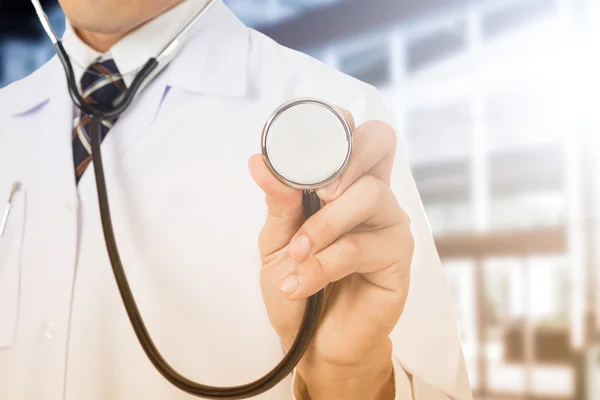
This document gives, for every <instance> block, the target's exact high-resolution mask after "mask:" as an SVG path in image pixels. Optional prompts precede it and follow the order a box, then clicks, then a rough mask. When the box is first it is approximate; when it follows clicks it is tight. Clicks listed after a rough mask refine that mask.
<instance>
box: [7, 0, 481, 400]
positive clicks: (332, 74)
mask: <svg viewBox="0 0 600 400" xmlns="http://www.w3.org/2000/svg"><path fill="white" fill-rule="evenodd" d="M206 4H207V0H188V1H185V2H183V3H181V4H180V5H178V6H177V7H175V8H173V9H171V10H169V11H168V12H166V13H165V14H163V15H161V16H160V17H158V18H156V19H155V20H153V21H151V22H149V23H148V24H146V25H144V26H142V27H141V28H139V29H138V30H136V31H134V32H132V33H130V34H128V35H127V36H126V37H125V38H123V39H122V40H121V41H120V42H119V43H117V44H116V45H115V46H113V48H112V49H111V50H110V52H109V53H107V54H100V53H98V52H96V51H94V50H93V49H91V48H90V47H89V46H87V45H86V44H85V43H83V42H82V41H81V40H80V39H79V38H78V37H77V35H76V34H75V32H74V31H73V30H72V28H71V27H70V25H69V24H67V30H66V32H65V35H64V44H65V48H66V49H67V51H68V52H69V54H70V57H71V58H72V59H73V60H74V68H75V73H76V79H77V80H78V81H79V78H80V77H81V75H82V74H83V71H84V69H85V68H87V66H88V65H89V64H91V63H93V62H94V61H96V60H97V59H98V58H113V59H114V61H115V63H116V65H117V67H118V68H119V70H120V71H121V73H123V74H124V80H125V83H126V84H130V83H131V81H132V80H133V78H134V75H135V74H134V73H131V72H135V71H136V70H138V69H139V68H140V67H141V66H142V65H143V64H144V63H145V62H146V61H147V60H148V59H149V58H150V57H154V56H156V55H157V54H158V53H159V51H160V50H161V49H162V48H163V47H164V46H165V45H166V44H167V43H168V42H169V41H170V39H171V38H172V37H174V36H175V35H176V34H177V33H178V32H179V30H180V29H181V28H182V27H183V26H184V25H185V24H186V23H187V22H188V21H189V20H190V19H191V18H193V16H194V15H195V14H196V13H197V12H198V11H199V10H200V9H202V8H203V7H204V6H205V5H206ZM304 96H310V97H319V98H323V99H325V100H328V101H330V102H332V103H335V104H338V105H340V106H342V107H344V108H347V109H349V110H351V111H352V112H353V114H354V115H355V117H356V119H357V122H358V123H361V122H364V121H366V120H369V119H381V120H387V121H389V115H388V114H387V112H386V111H385V107H383V104H382V102H381V98H380V96H379V95H378V94H377V92H376V91H375V90H374V89H373V88H372V87H370V86H368V85H365V84H363V83H361V82H358V81H356V80H354V79H352V78H349V77H346V76H344V75H342V74H340V73H339V72H337V71H334V70H332V69H330V68H329V67H327V66H325V65H323V64H321V63H320V62H317V61H315V60H313V59H311V58H309V57H308V56H306V55H303V54H300V53H297V52H294V51H291V50H289V49H286V48H283V47H281V46H279V45H277V44H276V43H274V42H273V41H271V40H270V39H268V38H266V37H264V36H263V35H261V34H260V33H258V32H255V31H253V30H250V29H248V28H246V27H245V26H243V24H241V22H240V21H238V20H237V19H236V18H235V17H234V16H233V15H232V14H231V12H230V11H229V10H228V9H227V8H226V7H225V5H224V4H222V3H221V2H217V3H216V5H215V6H214V7H213V8H212V9H211V10H210V11H209V12H208V13H207V14H206V16H205V17H204V18H203V19H202V21H201V22H200V23H199V24H198V26H197V27H196V28H195V30H194V34H193V35H192V37H191V38H190V40H189V43H188V44H187V45H186V46H185V47H184V49H183V50H182V51H181V54H179V55H177V56H176V58H175V59H174V61H173V62H172V63H171V64H170V65H169V66H168V67H167V69H166V70H165V71H164V72H162V73H161V74H160V75H159V76H158V77H156V79H155V80H154V81H153V82H152V83H151V84H150V85H149V86H148V87H147V89H145V90H144V91H143V92H142V94H141V95H140V96H139V98H138V99H136V102H135V103H134V105H133V106H132V107H131V109H130V110H129V111H127V113H126V114H125V115H123V116H122V118H121V119H120V120H119V122H118V123H117V124H116V125H115V127H114V128H113V129H112V130H111V132H110V133H109V135H108V137H107V139H106V140H105V141H104V143H103V153H104V158H105V169H106V173H107V181H108V185H109V188H108V189H109V195H110V196H111V208H112V211H113V224H114V226H115V231H116V236H117V241H118V244H119V245H120V250H121V253H122V254H121V255H122V258H123V261H124V265H125V268H126V272H127V274H128V278H129V280H130V283H131V286H132V289H133V291H134V294H135V296H136V299H137V301H138V303H139V306H140V309H141V310H142V314H143V316H144V318H145V320H146V322H147V324H148V327H149V330H150V332H151V334H152V336H153V338H154V339H155V341H156V342H157V345H158V347H159V349H160V350H161V351H163V353H164V355H165V358H166V359H167V360H169V361H170V362H171V363H172V365H173V366H174V367H175V368H176V369H178V370H180V371H182V372H183V373H184V375H186V376H188V377H189V378H190V379H193V380H196V381H200V382H202V383H205V384H211V385H219V386H225V385H227V386H229V385H237V384H240V383H246V382H249V381H251V380H254V379H256V378H257V377H258V376H261V375H263V374H264V373H266V372H267V371H268V370H269V369H270V368H272V367H273V366H274V365H275V364H276V363H277V362H278V361H279V359H280V358H281V357H282V356H283V354H282V350H281V347H280V345H279V340H278V338H277V336H276V334H275V333H274V331H273V330H272V328H271V326H270V324H269V321H268V318H267V317H266V312H265V310H264V304H262V297H261V294H260V287H259V285H258V269H259V268H260V262H259V259H258V249H257V248H256V237H257V236H258V232H259V231H260V228H261V226H262V224H263V222H264V212H265V210H264V202H263V198H262V194H261V193H260V190H259V189H258V188H257V187H256V186H255V185H254V183H253V182H252V180H251V179H250V177H249V175H248V173H247V168H246V161H247V159H248V158H249V157H250V155H252V154H253V153H256V152H259V151H260V129H261V128H262V124H263V123H264V121H265V119H266V117H267V116H268V114H269V113H270V112H271V111H272V110H274V109H275V108H276V106H278V105H279V104H281V103H282V102H284V101H287V100H289V99H291V98H295V97H304ZM0 105H1V106H2V107H0V124H1V126H2V127H3V128H4V131H3V132H0V196H2V191H4V190H5V189H4V188H5V187H8V186H9V185H10V184H12V183H13V182H16V181H18V182H20V183H21V186H22V187H21V190H20V191H19V193H18V195H17V196H16V197H15V200H14V207H13V210H12V211H11V216H10V221H9V225H8V227H7V232H6V235H5V236H4V237H0V307H1V308H0V376H2V377H4V378H2V380H0V398H2V399H26V400H27V399H49V400H54V399H67V400H79V399H82V398H85V399H90V400H95V399H109V398H110V399H133V398H144V399H151V398H156V399H184V398H186V399H187V398H189V397H188V395H186V394H183V393H181V392H180V391H178V390H177V389H176V388H174V387H172V386H171V385H170V384H169V383H168V382H166V381H164V379H163V378H162V377H161V376H160V375H159V374H158V373H157V372H156V371H155V370H154V369H153V367H152V366H151V364H150V363H149V362H148V360H147V359H146V357H145V355H144V353H143V351H142V350H141V348H140V346H139V344H138V343H137V340H136V338H135V336H134V334H133V331H132V328H131V326H130V324H129V321H128V319H127V316H126V314H125V312H124V309H123V305H122V304H121V300H120V297H119V295H118V291H117V290H116V286H115V283H114V278H113V276H112V271H111V268H110V263H109V262H108V258H107V255H106V251H105V248H104V242H103V237H102V230H101V227H100V224H99V215H98V205H97V199H96V194H95V182H94V177H93V171H92V170H93V165H90V167H89V168H88V171H86V173H85V174H84V175H83V177H82V179H81V181H80V183H79V186H78V187H77V186H75V181H74V177H73V173H72V168H73V164H72V162H73V161H72V154H71V142H70V139H71V135H70V130H71V123H70V122H69V123H67V124H65V120H67V119H69V118H72V115H73V114H72V105H71V103H70V101H69V98H68V94H67V92H66V88H65V84H64V77H63V73H62V70H61V67H60V65H59V62H58V60H57V59H56V58H54V59H53V60H52V61H50V62H49V63H48V64H46V65H45V66H44V67H42V68H41V69H40V70H38V71H37V72H36V73H34V74H33V75H32V76H30V77H28V78H26V79H24V80H22V81H20V82H17V83H15V84H13V85H11V86H10V87H8V88H6V89H5V90H2V91H0ZM5 106H6V107H5ZM69 115H70V117H69ZM232 117H234V118H232ZM232 144H233V145H232ZM7 149H10V150H7ZM397 153H398V160H397V166H396V171H395V180H394V186H395V187H394V189H395V191H396V193H397V194H398V198H399V202H400V204H401V205H402V206H403V208H404V209H405V210H406V211H407V212H408V213H409V215H410V216H411V219H412V221H413V228H412V229H413V234H414V236H415V244H416V249H415V256H414V265H413V269H412V275H411V291H410V294H409V299H408V302H407V305H406V307H405V311H404V314H403V316H402V318H401V320H400V322H399V324H398V327H397V329H396V330H395V331H394V333H393V334H392V340H393V342H394V372H395V379H396V391H397V396H396V398H397V399H398V400H401V399H411V398H413V396H414V398H416V399H417V400H426V399H427V400H430V399H431V400H435V399H446V398H456V399H469V398H470V391H469V389H468V379H467V377H466V370H465V367H464V360H463V357H462V351H461V346H460V340H459V337H458V330H457V327H456V318H455V313H454V309H453V307H452V301H451V297H450V292H449V290H448V288H447V286H446V284H445V282H444V277H443V272H442V268H441V264H440V262H439V258H438V256H437V253H436V250H435V247H434V244H433V240H432V237H431V232H430V230H429V227H428V224H427V220H426V218H425V215H424V213H423V210H422V206H421V203H420V200H419V198H418V195H417V193H416V188H415V185H414V181H413V180H412V176H411V174H410V170H409V164H408V161H407V159H406V154H405V152H404V150H403V149H402V147H400V149H399V151H398V152H397ZM2 201H3V199H2V197H0V208H1V207H2V203H1V202H2ZM0 211H1V210H0ZM291 392H292V380H291V378H288V379H286V380H285V381H284V382H282V384H280V385H278V386H277V387H276V388H274V389H273V390H272V391H270V392H268V393H266V394H264V395H262V396H259V397H258V398H260V399H264V400H271V399H272V400H281V399H284V398H292V395H291V394H290V393H291Z"/></svg>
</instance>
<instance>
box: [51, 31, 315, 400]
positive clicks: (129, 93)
mask: <svg viewBox="0 0 600 400" xmlns="http://www.w3.org/2000/svg"><path fill="white" fill-rule="evenodd" d="M54 47H55V49H56V52H57V54H58V57H59V59H60V61H61V63H62V65H63V67H64V70H65V75H66V78H67V85H68V88H69V94H70V96H71V99H72V100H73V102H74V104H75V105H76V106H77V107H78V108H79V109H80V110H82V111H83V112H85V113H87V114H90V115H91V116H92V121H91V124H90V127H91V134H90V136H91V139H92V159H93V162H94V173H95V177H96V188H97V192H98V202H99V208H100V217H101V221H102V229H103V233H104V238H105V243H106V249H107V252H108V255H109V259H110V263H111V266H112V270H113V274H114V277H115V281H116V283H117V286H118V289H119V293H120V295H121V299H122V301H123V305H124V307H125V310H126V312H127V315H128V317H129V320H130V322H131V325H132V327H133V329H134V331H135V334H136V336H137V338H138V341H139V342H140V345H141V346H142V348H143V350H144V352H145V353H146V356H147V357H148V359H149V360H150V362H151V363H152V365H153V366H154V367H155V368H156V369H157V370H158V371H159V372H160V373H161V375H162V376H163V377H164V378H165V379H166V380H168V381H169V382H170V383H171V384H173V385H174V386H176V387H177V388H179V389H181V390H182V391H184V392H187V393H189V394H192V395H194V396H197V397H202V398H206V399H247V398H250V397H254V396H257V395H259V394H261V393H264V392H266V391H268V390H270V389H272V388H273V387H274V386H276V385H277V384H278V383H280V382H281V381H282V380H283V379H285V378H286V377H287V376H288V375H289V374H290V373H292V371H293V370H294V368H295V367H296V366H297V365H298V363H299V362H300V360H301V359H302V357H303V356H304V353H305V352H306V350H307V349H308V347H309V345H310V342H311V340H312V338H313V336H314V334H315V331H316V329H317V325H318V322H319V318H320V313H321V307H322V303H323V293H324V291H323V290H321V291H320V292H318V293H316V294H315V295H313V296H311V297H310V298H309V299H308V300H307V303H306V310H305V312H304V316H303V318H302V321H301V325H300V328H299V331H298V335H297V337H296V339H295V341H294V343H293V344H292V346H291V348H290V349H289V351H288V352H287V354H286V355H285V356H284V358H283V359H282V360H281V362H280V363H279V364H277V366H275V368H273V370H271V371H270V372H269V373H268V374H266V375H265V376H263V377H262V378H260V379H258V380H256V381H254V382H251V383H248V384H245V385H240V386H234V387H213V386H207V385H203V384H200V383H197V382H194V381H192V380H190V379H188V378H186V377H185V376H183V375H181V374H180V373H178V372H177V371H176V370H175V369H174V368H173V367H172V366H171V365H170V364H169V363H168V362H167V361H166V360H165V358H164V357H163V356H162V354H161V353H160V351H159V350H158V348H157V347H156V345H155V344H154V342H153V340H152V337H151V335H150V333H149V332H148V329H147V328H146V325H145V323H144V320H143V318H142V316H141V314H140V311H139V309H138V306H137V303H136V301H135V297H134V295H133V293H132V291H131V287H130V286H129V282H128V280H127V275H126V274H125V271H124V268H123V264H122V261H121V257H120V255H119V250H118V246H117V243H116V239H115V235H114V231H113V226H112V220H111V214H110V206H109V201H108V193H107V189H106V180H105V176H104V167H103V163H102V150H101V140H102V139H101V129H100V124H101V123H102V119H108V118H116V117H119V116H120V115H121V114H122V113H124V112H125V111H126V110H127V108H128V107H129V106H130V105H131V103H132V101H133V99H134V98H135V96H136V94H137V93H138V91H139V90H140V88H141V87H142V85H143V84H144V83H145V81H146V80H147V79H148V77H149V76H150V75H151V74H152V72H153V71H155V69H156V68H157V66H158V62H157V60H156V59H154V58H153V59H150V60H149V61H148V62H147V63H146V64H145V66H144V67H143V68H142V70H141V71H140V72H139V73H138V74H137V76H136V78H135V79H134V81H133V83H132V84H131V86H130V87H129V88H128V89H127V90H126V91H125V93H124V94H123V96H122V98H121V99H120V100H119V102H118V103H117V104H115V105H114V107H111V108H100V107H96V106H93V105H90V104H88V103H86V102H85V100H84V99H83V97H82V96H81V94H80V93H79V90H78V87H77V83H76V82H75V74H74V73H73V66H72V64H71V61H70V59H69V56H68V55H67V53H66V51H65V48H64V46H63V45H62V43H61V42H60V41H57V42H56V43H55V46H54ZM303 202H304V214H305V217H306V218H307V219H308V218H310V217H311V216H312V215H314V214H315V213H316V212H317V211H319V209H320V206H321V203H320V200H319V198H318V196H317V195H316V194H315V192H314V191H304V192H303Z"/></svg>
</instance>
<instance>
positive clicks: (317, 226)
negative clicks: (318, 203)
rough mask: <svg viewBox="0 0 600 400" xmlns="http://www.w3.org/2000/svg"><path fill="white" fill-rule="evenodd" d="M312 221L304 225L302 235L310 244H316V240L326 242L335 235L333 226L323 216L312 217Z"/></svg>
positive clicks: (329, 219)
mask: <svg viewBox="0 0 600 400" xmlns="http://www.w3.org/2000/svg"><path fill="white" fill-rule="evenodd" d="M313 218H314V220H313V221H310V223H307V224H306V227H305V230H304V234H305V235H306V236H307V237H308V239H309V240H310V242H311V243H316V241H317V238H320V240H327V238H330V237H332V236H333V235H335V226H334V224H333V223H332V221H331V218H326V216H324V215H319V217H313Z"/></svg>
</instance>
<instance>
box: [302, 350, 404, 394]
mask: <svg viewBox="0 0 600 400" xmlns="http://www.w3.org/2000/svg"><path fill="white" fill-rule="evenodd" d="M296 373H297V377H296V382H297V387H296V388H295V389H296V390H297V391H298V392H300V393H306V394H308V396H302V397H300V398H302V399H304V397H308V398H310V400H321V399H327V400H329V399H334V398H335V399H337V398H339V399H345V400H354V399H356V400H358V399H360V400H393V399H394V398H395V385H394V370H393V364H392V346H391V342H390V341H389V340H387V341H386V342H385V343H384V344H382V346H380V347H379V348H377V349H375V350H374V351H373V352H371V353H370V354H368V355H365V357H364V358H363V359H362V360H361V362H360V363H356V364H334V363H331V362H327V361H323V360H319V359H316V358H315V357H311V355H308V356H307V357H305V358H304V359H303V361H302V362H301V363H300V364H299V365H298V367H297V369H296Z"/></svg>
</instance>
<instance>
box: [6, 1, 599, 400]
mask: <svg viewBox="0 0 600 400" xmlns="http://www.w3.org/2000/svg"><path fill="white" fill-rule="evenodd" d="M225 2H226V3H227V4H228V5H229V7H230V8H231V9H232V10H233V11H234V12H235V13H236V14H237V15H238V16H239V17H240V18H241V19H242V20H243V21H244V22H246V23H247V24H248V25H250V26H252V27H255V28H257V29H258V30H260V31H262V32H264V33H266V34H267V35H269V36H271V37H273V38H274V39H275V40H277V41H279V42H280V43H282V44H284V45H286V46H289V47H292V48H295V49H298V50H301V51H304V52H307V53H309V54H311V55H313V56H314V57H316V58H319V59H321V60H323V61H325V62H326V63H328V64H330V65H333V66H335V67H336V68H338V69H339V70H341V71H343V72H345V73H347V74H350V75H353V76H355V77H357V78H359V79H361V80H363V81H366V82H369V83H371V84H373V85H375V86H377V87H378V88H379V89H380V90H381V91H382V93H383V94H384V96H385V98H386V99H387V104H388V106H389V108H390V110H391V111H392V114H393V115H394V118H395V124H396V127H397V128H398V132H399V135H400V136H401V138H402V140H403V141H404V143H405V145H406V147H407V148H408V152H409V156H410V158H411V162H412V168H413V172H414V176H415V179H416V181H417V185H418V187H419V189H420V192H421V196H422V199H423V202H424V204H425V208H426V211H427V213H428V215H429V218H430V223H431V226H432V229H433V231H434V234H435V236H436V242H437V245H438V249H439V252H440V255H441V257H442V258H443V260H444V263H445V268H446V273H447V276H448V280H449V281H450V284H451V286H452V290H453V293H454V297H455V300H456V303H457V307H458V313H459V318H460V323H461V331H462V340H463V344H464V350H465V356H466V359H467V363H468V368H469V375H470V379H471V382H472V385H473V390H474V393H475V394H476V397H477V398H478V399H481V400H483V399H544V400H545V399H582V400H583V399H586V400H592V399H593V400H598V399H600V334H599V333H600V324H599V321H600V296H599V295H598V293H599V288H600V279H599V277H600V139H599V138H600V132H599V129H598V128H599V127H600V123H599V121H600V117H599V116H600V97H599V94H600V78H599V76H598V75H599V74H600V1H598V0H476V1H475V0H472V1H468V0H228V1H227V0H225ZM44 3H45V7H46V9H47V11H48V14H49V15H50V17H51V20H52V23H53V26H54V27H55V29H56V30H57V31H58V32H61V31H62V30H63V29H64V16H63V15H62V13H61V11H60V9H59V7H58V6H57V5H56V2H55V1H45V2H44ZM32 11H33V10H32V8H31V6H30V4H29V2H28V1H25V0H18V1H15V0H0V87H2V86H5V85H7V84H9V83H10V82H12V81H15V80H17V79H20V78H22V77H24V76H26V75H27V74H29V73H31V72H32V71H33V70H34V69H36V68H37V67H39V66H40V65H41V64H42V63H44V62H45V61H46V60H48V59H49V58H50V57H51V56H52V55H53V49H52V47H51V46H50V44H49V41H48V40H47V39H46V38H45V37H44V36H43V34H42V31H41V29H40V28H38V23H37V20H36V19H35V18H34V15H33V12H32Z"/></svg>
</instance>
